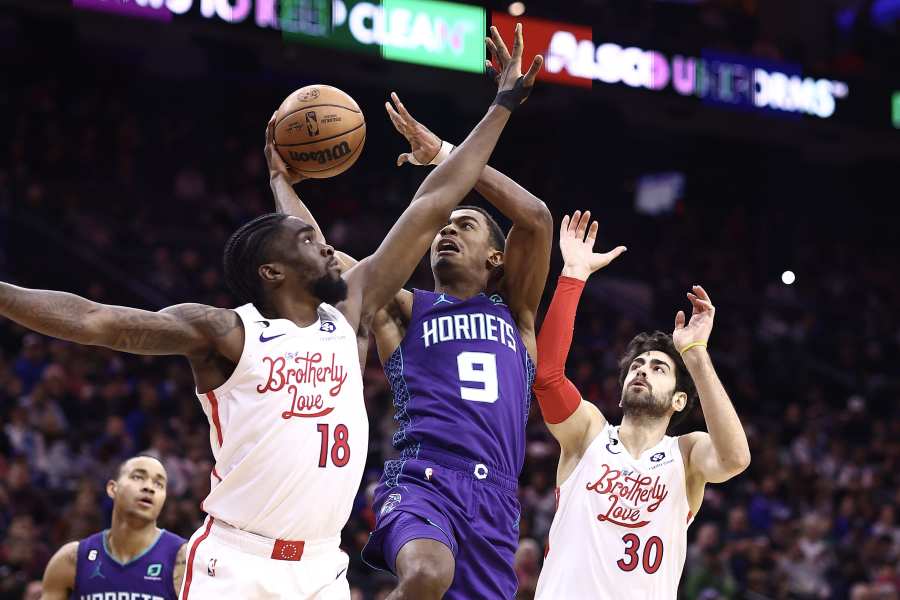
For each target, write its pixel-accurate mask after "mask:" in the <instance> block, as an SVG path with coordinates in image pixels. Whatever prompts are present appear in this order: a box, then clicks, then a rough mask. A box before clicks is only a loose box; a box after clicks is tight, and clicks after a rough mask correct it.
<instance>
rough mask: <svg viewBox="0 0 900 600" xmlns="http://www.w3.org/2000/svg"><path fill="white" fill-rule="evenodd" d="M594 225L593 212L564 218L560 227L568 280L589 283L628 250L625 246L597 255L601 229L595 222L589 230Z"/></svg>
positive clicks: (561, 248)
mask: <svg viewBox="0 0 900 600" xmlns="http://www.w3.org/2000/svg"><path fill="white" fill-rule="evenodd" d="M590 222H591V211H585V212H584V213H582V212H581V211H580V210H576V211H575V213H574V214H573V215H572V216H571V217H569V215H566V216H565V217H563V220H562V223H561V224H560V226H559V249H560V251H561V252H562V256H563V263H564V265H563V271H562V274H563V275H565V276H566V277H574V278H575V279H581V280H582V281H586V280H587V278H588V277H590V275H591V273H594V272H595V271H599V270H600V269H602V268H603V267H605V266H606V265H608V264H609V263H611V262H612V261H614V260H615V259H616V258H618V256H619V255H620V254H622V253H623V252H625V250H627V248H625V246H617V247H616V248H614V249H613V250H610V251H609V252H604V253H602V254H601V253H597V252H594V242H596V241H597V230H598V229H599V227H600V226H599V224H598V223H597V221H594V222H593V223H591V225H590V228H588V223H590ZM585 234H587V235H585Z"/></svg>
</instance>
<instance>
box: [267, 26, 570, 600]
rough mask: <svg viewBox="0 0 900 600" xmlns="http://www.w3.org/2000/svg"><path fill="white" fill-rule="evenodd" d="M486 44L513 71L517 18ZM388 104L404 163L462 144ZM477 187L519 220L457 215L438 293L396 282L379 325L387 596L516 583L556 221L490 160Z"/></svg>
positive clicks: (434, 251)
mask: <svg viewBox="0 0 900 600" xmlns="http://www.w3.org/2000/svg"><path fill="white" fill-rule="evenodd" d="M488 45H489V46H490V47H491V51H492V53H493V54H494V57H495V60H496V61H497V62H499V63H500V65H501V67H502V70H503V71H505V72H507V73H508V72H509V71H510V69H511V68H514V69H515V74H518V72H519V71H518V69H519V66H518V64H519V63H520V61H521V55H522V32H521V26H517V27H516V41H515V44H514V46H513V51H512V53H511V54H510V53H509V52H508V51H507V49H506V46H505V45H504V44H503V40H502V39H501V38H500V35H499V33H497V31H496V29H495V28H491V39H490V40H488ZM541 61H542V59H541V57H537V58H536V59H535V62H533V63H532V65H531V68H530V69H529V72H528V74H527V75H526V76H525V79H524V81H525V85H526V86H528V87H530V86H531V84H532V82H533V81H534V77H535V76H536V74H537V71H538V69H539V68H540V66H541ZM489 64H490V63H489ZM506 76H507V75H503V76H502V77H506ZM393 101H394V103H395V104H396V109H395V108H394V107H392V106H391V105H390V104H387V105H386V108H387V110H388V114H389V116H390V117H391V120H392V122H393V123H394V125H395V127H396V128H397V130H398V131H399V132H400V133H401V134H403V135H404V136H405V137H406V138H407V140H408V141H409V142H410V144H411V146H412V151H411V152H410V153H408V154H404V155H401V157H400V159H399V160H398V164H401V163H402V162H406V161H409V162H413V163H414V164H425V163H429V162H431V164H437V163H442V167H439V168H443V166H445V165H446V160H449V158H446V157H447V156H450V157H452V156H453V155H454V154H456V152H459V150H458V149H457V150H455V151H454V152H452V153H450V150H451V149H452V147H450V145H449V144H446V143H444V144H442V142H441V140H440V139H439V138H438V137H437V136H435V135H434V134H433V133H431V131H429V130H428V129H427V128H425V127H424V126H423V125H421V124H420V123H418V122H417V121H416V120H415V119H413V118H412V116H411V115H410V114H409V112H408V111H407V110H406V108H405V107H404V106H403V104H402V103H401V102H400V100H399V98H398V97H397V96H396V94H394V95H393ZM267 156H268V157H269V159H270V168H271V169H272V175H273V191H274V192H275V195H276V202H277V204H278V206H279V209H280V210H282V211H285V212H288V213H293V214H301V215H304V217H305V218H306V219H308V220H311V219H312V217H311V216H310V215H309V213H308V210H307V209H306V207H305V206H303V205H302V204H301V203H300V202H299V199H298V198H297V197H296V194H294V192H293V190H292V189H291V186H290V183H293V182H296V181H298V180H299V178H298V177H296V176H295V175H294V176H292V175H291V174H290V173H289V172H288V171H287V170H286V168H285V167H284V166H283V164H281V162H280V161H278V160H277V155H275V154H274V153H273V152H272V151H271V146H270V149H269V151H267ZM475 189H476V190H477V191H479V192H480V193H481V194H482V195H483V196H484V197H485V198H486V199H487V200H488V201H489V202H491V203H492V204H493V205H494V206H495V207H496V208H497V209H498V210H500V212H502V213H503V214H504V215H505V216H507V217H508V218H509V219H510V220H511V221H512V223H513V226H512V229H511V230H510V232H509V235H508V236H504V234H503V230H502V229H501V228H500V227H499V225H497V223H496V222H495V221H494V220H493V219H492V218H491V217H490V216H489V214H488V213H487V212H485V211H483V210H482V209H479V208H476V207H460V208H459V209H457V210H455V211H453V213H452V214H451V215H450V218H449V219H448V220H447V222H446V225H445V226H444V227H443V228H442V229H441V231H440V232H439V233H438V235H437V236H435V237H434V239H433V241H432V243H431V255H430V258H431V266H432V271H433V274H434V280H435V287H434V292H429V291H423V290H415V291H414V292H407V291H402V292H400V293H399V294H398V295H397V296H396V297H395V300H394V301H393V302H391V303H390V304H389V305H388V306H387V307H386V308H385V309H384V310H382V311H380V312H379V313H378V315H376V317H375V322H374V324H373V331H374V333H375V338H376V341H377V344H378V354H379V357H380V358H381V361H382V363H383V364H384V366H385V371H386V373H387V376H388V379H389V381H390V384H391V386H392V388H393V392H394V404H395V406H396V409H397V415H396V418H397V420H398V421H399V422H400V428H399V430H398V431H397V432H396V434H395V435H394V446H395V448H396V449H397V450H399V451H400V453H401V458H400V460H395V461H389V462H388V463H387V464H386V465H385V471H384V476H383V478H382V481H381V484H380V485H379V487H378V490H377V492H376V496H375V500H374V506H375V509H376V511H377V514H378V518H377V524H376V530H375V531H374V532H373V534H372V536H371V538H370V540H369V543H368V544H367V546H366V548H365V550H364V551H363V558H364V559H365V560H366V561H367V562H369V563H370V564H371V565H373V566H375V567H377V568H382V569H385V568H386V569H389V570H390V571H392V572H393V573H395V574H396V575H397V576H398V578H399V585H398V587H397V589H396V590H394V592H393V593H392V594H391V595H390V596H389V598H391V599H392V600H396V599H401V598H415V599H416V600H427V599H430V598H441V597H445V598H460V599H462V598H465V599H472V598H511V597H512V596H513V595H514V594H515V591H516V587H517V582H516V575H515V571H514V570H513V556H514V553H515V550H516V547H517V545H518V537H519V536H518V519H519V504H518V500H517V489H518V483H517V482H518V475H519V472H520V471H521V468H522V464H523V461H524V453H525V422H526V420H527V418H528V408H529V399H530V395H531V391H530V388H531V381H532V378H533V375H532V374H533V372H534V371H533V369H534V357H535V345H536V341H535V326H534V315H535V312H536V311H537V306H538V303H539V301H540V297H541V294H542V292H543V289H544V282H545V280H546V278H547V271H548V269H549V256H550V245H551V242H552V237H553V231H552V227H553V224H552V223H553V221H552V218H551V216H550V213H549V211H548V210H547V208H546V206H545V205H544V203H543V202H541V201H540V200H538V199H537V198H536V197H534V196H533V195H531V194H530V193H529V192H527V191H526V190H524V189H523V188H521V187H520V186H519V185H517V184H516V183H515V182H514V181H512V180H511V179H509V178H508V177H506V176H505V175H503V174H501V173H499V172H498V171H496V170H494V169H492V168H490V167H487V168H485V169H484V171H483V172H482V173H481V175H480V177H479V178H478V183H477V184H476V186H475ZM413 203H415V200H414V201H413ZM347 260H349V261H351V262H352V259H349V257H347Z"/></svg>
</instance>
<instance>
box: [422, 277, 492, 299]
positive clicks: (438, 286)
mask: <svg viewBox="0 0 900 600" xmlns="http://www.w3.org/2000/svg"><path fill="white" fill-rule="evenodd" d="M483 291H484V282H481V281H466V280H464V279H459V280H454V281H441V280H439V279H438V278H437V277H435V278H434V293H435V294H449V295H451V296H453V297H454V298H459V299H461V300H467V299H469V298H471V297H473V296H477V295H478V294H480V293H482V292H483Z"/></svg>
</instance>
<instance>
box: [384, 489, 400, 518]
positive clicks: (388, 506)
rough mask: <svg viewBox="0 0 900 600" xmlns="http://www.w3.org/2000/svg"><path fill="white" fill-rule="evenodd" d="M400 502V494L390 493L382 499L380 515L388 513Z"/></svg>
mask: <svg viewBox="0 0 900 600" xmlns="http://www.w3.org/2000/svg"><path fill="white" fill-rule="evenodd" d="M398 504H400V494H391V495H389V496H388V497H387V500H385V501H384V504H383V505H382V506H381V516H382V517H383V516H384V515H386V514H388V513H389V512H391V511H392V510H394V509H395V508H397V505H398Z"/></svg>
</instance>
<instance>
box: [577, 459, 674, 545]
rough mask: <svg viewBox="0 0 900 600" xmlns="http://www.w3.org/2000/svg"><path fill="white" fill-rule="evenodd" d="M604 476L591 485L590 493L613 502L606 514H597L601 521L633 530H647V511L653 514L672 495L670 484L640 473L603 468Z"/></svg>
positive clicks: (589, 484)
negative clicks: (668, 485)
mask: <svg viewBox="0 0 900 600" xmlns="http://www.w3.org/2000/svg"><path fill="white" fill-rule="evenodd" d="M602 468H603V473H602V474H601V475H600V478H599V479H597V481H595V482H593V483H588V484H587V490H588V491H590V492H595V493H597V494H600V495H602V496H606V497H607V498H608V499H609V506H608V507H607V510H606V511H605V512H602V513H600V514H599V515H597V520H598V521H609V522H610V523H613V524H614V525H621V526H622V527H628V528H630V529H636V528H638V527H643V526H644V525H647V524H648V523H650V521H648V520H645V518H644V517H645V512H644V511H646V512H648V513H652V512H655V511H656V509H658V508H659V506H660V504H662V502H663V500H665V499H666V496H668V495H669V492H668V490H667V489H666V485H665V484H663V483H660V482H659V480H660V477H659V476H657V477H656V478H655V479H654V478H653V477H650V476H649V475H641V474H640V473H625V472H623V471H621V470H618V469H613V468H612V467H610V466H609V465H607V464H604V465H602Z"/></svg>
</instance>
